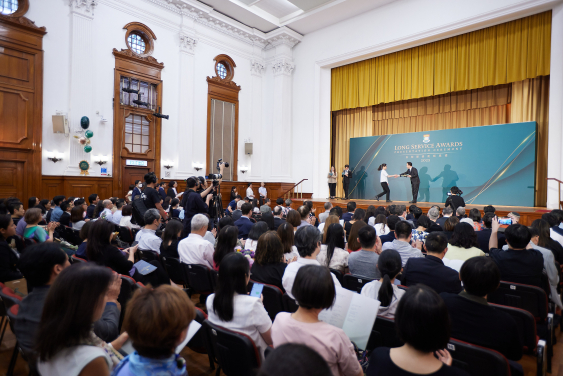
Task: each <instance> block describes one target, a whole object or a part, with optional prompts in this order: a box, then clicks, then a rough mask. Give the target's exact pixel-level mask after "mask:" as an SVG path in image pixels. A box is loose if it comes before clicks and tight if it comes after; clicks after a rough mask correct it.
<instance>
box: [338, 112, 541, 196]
mask: <svg viewBox="0 0 563 376" xmlns="http://www.w3.org/2000/svg"><path fill="white" fill-rule="evenodd" d="M349 161H350V169H352V170H353V178H352V181H351V184H350V197H351V198H355V199H373V198H374V197H375V196H376V195H377V194H378V193H380V192H382V191H383V189H382V188H381V184H380V171H378V170H377V168H378V167H379V165H381V164H382V163H386V164H387V173H388V174H389V175H395V174H401V173H403V172H405V171H406V170H407V162H412V164H413V167H416V168H417V169H418V174H419V177H420V188H419V193H418V202H442V203H443V202H445V201H446V198H447V193H448V192H449V190H450V188H451V187H452V186H457V187H459V188H460V189H461V190H462V191H463V195H462V197H463V198H464V199H465V202H466V203H467V204H475V205H489V204H491V205H510V206H534V196H535V195H534V193H535V173H536V122H526V123H512V124H498V125H489V126H483V127H471V128H460V129H446V130H441V131H427V132H415V133H402V134H393V135H382V136H372V137H358V138H351V139H350V158H349ZM389 188H390V190H391V200H398V201H410V200H412V193H411V183H410V179H408V178H389ZM382 198H383V199H385V196H383V197H382Z"/></svg>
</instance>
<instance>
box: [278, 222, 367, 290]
mask: <svg viewBox="0 0 563 376" xmlns="http://www.w3.org/2000/svg"><path fill="white" fill-rule="evenodd" d="M372 228H373V227H372ZM295 246H296V247H297V251H298V252H299V256H300V257H299V258H298V259H297V261H295V262H292V263H291V264H289V265H288V266H287V268H285V272H284V273H283V277H282V285H283V288H284V289H285V292H286V294H287V295H288V296H289V297H290V298H292V299H294V297H293V295H292V287H293V283H294V281H295V276H296V275H297V272H298V271H299V269H300V268H301V267H303V266H305V265H319V266H320V264H319V262H318V261H317V255H318V254H319V252H320V251H321V234H320V233H319V230H317V228H316V227H315V226H303V227H302V228H300V229H298V230H297V231H296V232H295ZM327 270H328V268H327ZM331 275H332V279H333V281H334V284H335V285H336V286H338V287H341V285H340V282H338V279H337V278H336V276H335V275H334V274H332V273H331Z"/></svg>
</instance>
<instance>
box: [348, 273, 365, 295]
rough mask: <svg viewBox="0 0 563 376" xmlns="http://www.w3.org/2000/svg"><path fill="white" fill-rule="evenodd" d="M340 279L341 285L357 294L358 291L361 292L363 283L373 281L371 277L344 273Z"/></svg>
mask: <svg viewBox="0 0 563 376" xmlns="http://www.w3.org/2000/svg"><path fill="white" fill-rule="evenodd" d="M342 281H343V283H342V287H344V288H345V289H348V290H351V291H355V292H357V293H358V294H359V293H360V292H362V287H364V285H365V284H367V283H370V282H371V281H373V279H369V278H363V277H359V276H357V275H351V274H346V275H345V276H344V278H343V280H342Z"/></svg>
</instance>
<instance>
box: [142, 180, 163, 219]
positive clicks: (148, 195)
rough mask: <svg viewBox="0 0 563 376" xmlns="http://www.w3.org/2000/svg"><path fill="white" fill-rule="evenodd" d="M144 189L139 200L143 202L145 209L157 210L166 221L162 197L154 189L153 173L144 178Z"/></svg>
mask: <svg viewBox="0 0 563 376" xmlns="http://www.w3.org/2000/svg"><path fill="white" fill-rule="evenodd" d="M144 179H145V184H146V188H145V190H144V191H143V193H141V198H142V199H143V200H144V202H145V206H146V207H147V209H157V210H158V212H159V213H160V216H161V218H162V219H163V220H166V219H168V215H167V214H166V212H165V211H164V209H163V208H162V197H160V195H159V194H158V192H157V190H156V189H155V188H154V187H155V185H156V180H157V178H156V175H155V173H154V172H149V173H148V174H146V175H145V176H144Z"/></svg>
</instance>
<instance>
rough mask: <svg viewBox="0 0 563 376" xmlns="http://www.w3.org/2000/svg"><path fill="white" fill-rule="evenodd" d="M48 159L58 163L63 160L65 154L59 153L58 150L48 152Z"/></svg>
mask: <svg viewBox="0 0 563 376" xmlns="http://www.w3.org/2000/svg"><path fill="white" fill-rule="evenodd" d="M47 159H48V160H50V161H53V163H57V162H59V161H62V160H63V154H62V153H57V152H56V151H51V152H49V151H48V152H47Z"/></svg>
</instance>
